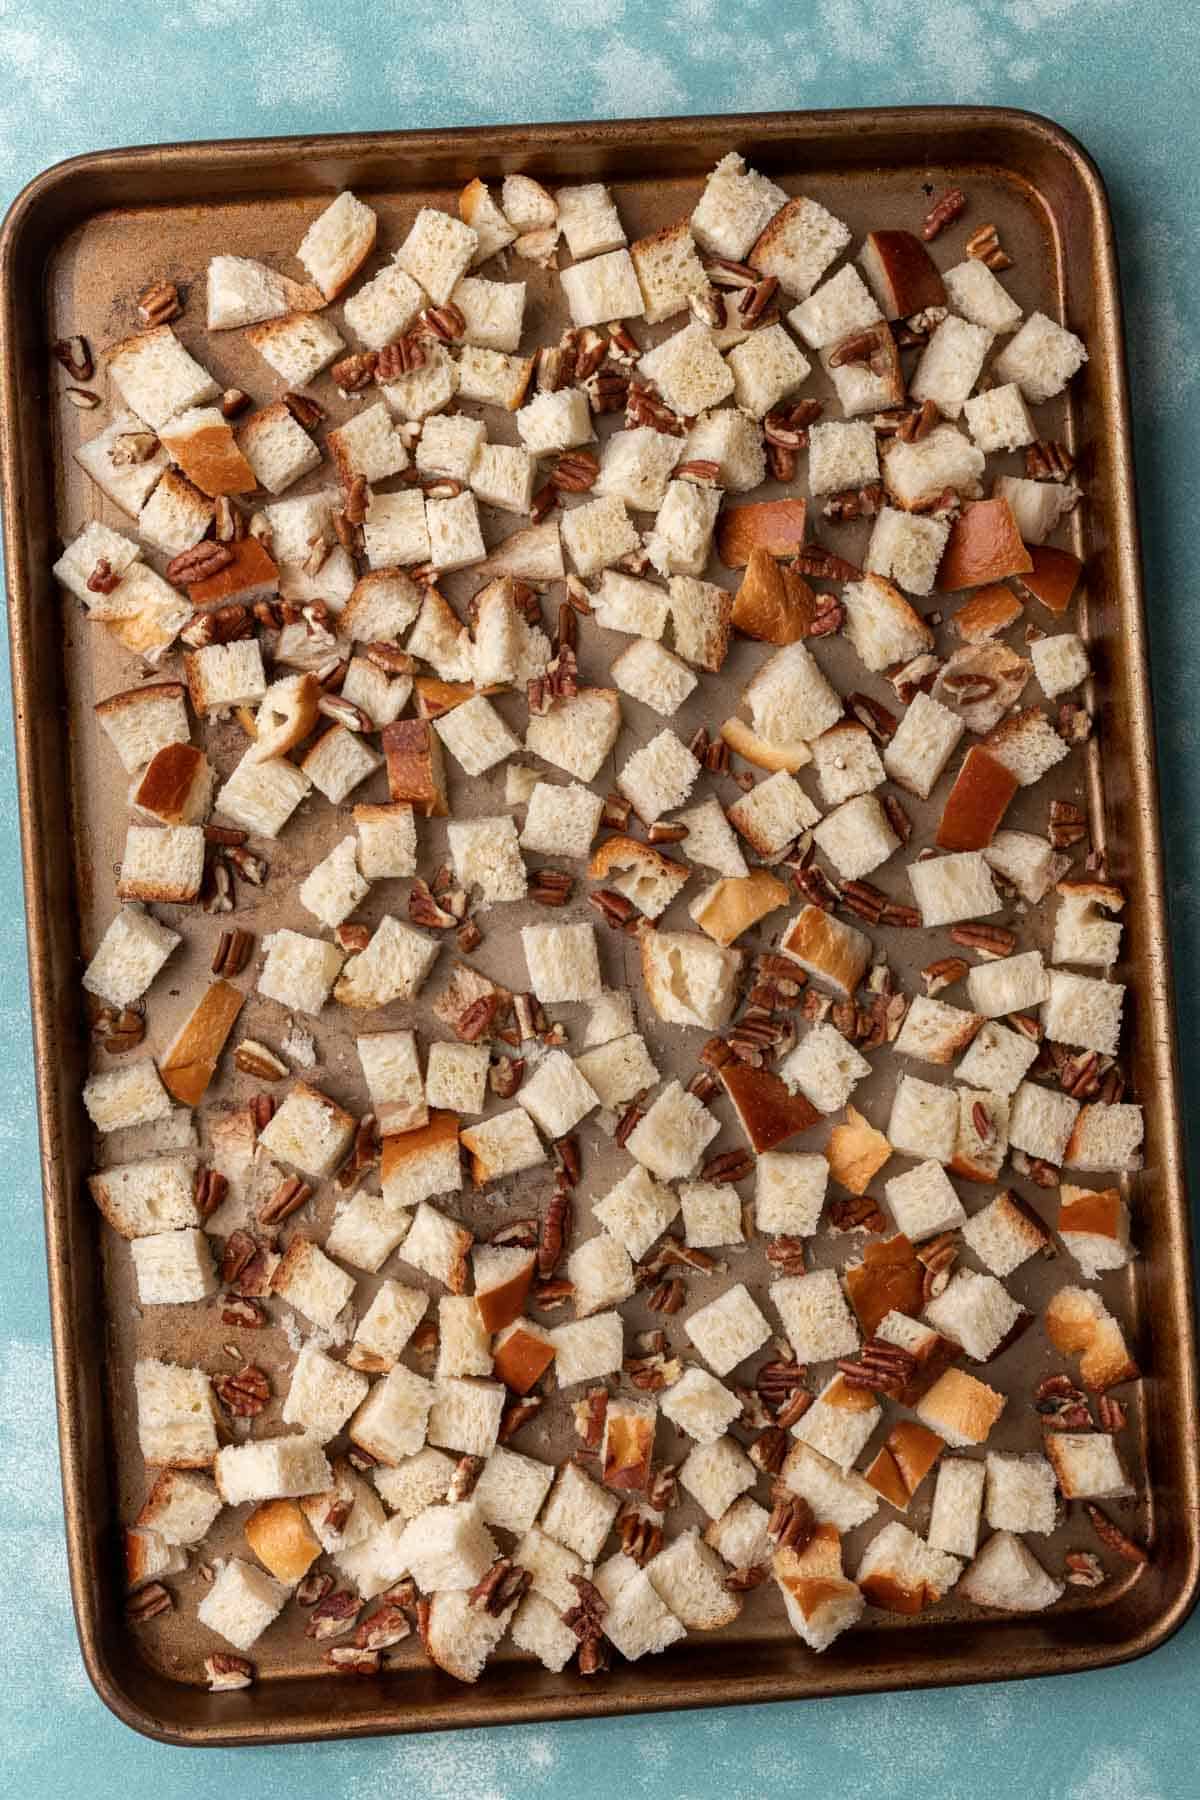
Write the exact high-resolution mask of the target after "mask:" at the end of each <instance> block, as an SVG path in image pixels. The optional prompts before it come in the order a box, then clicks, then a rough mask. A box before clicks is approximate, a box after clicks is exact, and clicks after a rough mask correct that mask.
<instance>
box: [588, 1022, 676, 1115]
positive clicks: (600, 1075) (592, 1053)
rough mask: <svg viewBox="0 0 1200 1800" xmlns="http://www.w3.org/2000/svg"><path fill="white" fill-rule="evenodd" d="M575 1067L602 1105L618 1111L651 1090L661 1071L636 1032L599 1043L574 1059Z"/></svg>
mask: <svg viewBox="0 0 1200 1800" xmlns="http://www.w3.org/2000/svg"><path fill="white" fill-rule="evenodd" d="M575 1066H576V1068H577V1069H578V1070H579V1073H580V1074H581V1075H582V1076H583V1077H584V1079H585V1081H586V1082H587V1083H588V1086H589V1087H590V1088H591V1089H592V1090H593V1092H594V1093H595V1094H596V1095H597V1096H598V1098H599V1101H600V1104H601V1106H603V1107H606V1108H608V1109H609V1110H611V1111H615V1110H616V1109H618V1108H621V1107H624V1106H625V1105H626V1104H627V1103H628V1102H629V1101H630V1100H632V1099H634V1098H635V1096H636V1095H638V1094H641V1093H644V1092H645V1091H646V1089H647V1088H652V1087H654V1086H655V1085H656V1083H657V1081H658V1070H657V1069H656V1068H655V1066H654V1063H653V1062H652V1061H651V1058H650V1053H649V1051H648V1050H647V1049H646V1044H645V1040H644V1039H643V1038H642V1037H641V1036H640V1035H639V1034H638V1033H637V1032H629V1033H627V1035H626V1036H625V1037H622V1038H613V1039H612V1040H611V1042H609V1043H606V1044H598V1045H597V1046H596V1048H595V1049H594V1050H587V1051H585V1052H584V1054H583V1055H582V1056H579V1057H577V1058H576V1060H575Z"/></svg>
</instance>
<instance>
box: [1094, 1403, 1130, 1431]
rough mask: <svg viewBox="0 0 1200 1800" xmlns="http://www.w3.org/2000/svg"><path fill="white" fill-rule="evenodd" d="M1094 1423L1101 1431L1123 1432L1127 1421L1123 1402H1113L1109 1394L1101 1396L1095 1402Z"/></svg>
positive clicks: (1127, 1415)
mask: <svg viewBox="0 0 1200 1800" xmlns="http://www.w3.org/2000/svg"><path fill="white" fill-rule="evenodd" d="M1096 1421H1097V1423H1098V1424H1099V1426H1100V1429H1101V1431H1124V1429H1125V1426H1126V1425H1127V1423H1128V1421H1129V1414H1128V1412H1127V1411H1126V1409H1125V1403H1124V1401H1122V1400H1114V1399H1113V1397H1112V1395H1111V1394H1101V1395H1100V1396H1099V1398H1098V1399H1097V1401H1096Z"/></svg>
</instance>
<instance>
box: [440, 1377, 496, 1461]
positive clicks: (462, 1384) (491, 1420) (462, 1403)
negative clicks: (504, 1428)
mask: <svg viewBox="0 0 1200 1800" xmlns="http://www.w3.org/2000/svg"><path fill="white" fill-rule="evenodd" d="M504 1402H505V1390H504V1388H503V1387H502V1386H501V1385H500V1383H499V1382H496V1381H472V1380H467V1379H466V1378H464V1377H459V1376H446V1377H441V1376H439V1378H438V1380H437V1382H436V1383H435V1387H434V1397H433V1405H432V1406H431V1407H430V1410H429V1442H430V1443H431V1444H438V1445H440V1446H441V1447H442V1448H443V1449H447V1450H457V1451H458V1452H459V1454H460V1455H464V1456H490V1455H491V1453H492V1450H493V1449H494V1448H495V1444H496V1436H497V1433H498V1432H499V1430H500V1415H501V1413H502V1412H503V1411H504Z"/></svg>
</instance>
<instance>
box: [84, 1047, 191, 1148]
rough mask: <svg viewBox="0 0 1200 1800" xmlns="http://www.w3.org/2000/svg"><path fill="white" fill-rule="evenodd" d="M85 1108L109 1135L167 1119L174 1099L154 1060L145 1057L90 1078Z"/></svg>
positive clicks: (86, 1084) (85, 1096) (85, 1089)
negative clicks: (125, 1128) (124, 1127)
mask: <svg viewBox="0 0 1200 1800" xmlns="http://www.w3.org/2000/svg"><path fill="white" fill-rule="evenodd" d="M83 1104H84V1106H85V1107H86V1108H87V1113H88V1117H89V1118H90V1119H91V1121H92V1124H93V1125H94V1126H95V1127H96V1130H97V1131H104V1132H108V1131H117V1130H119V1129H120V1128H121V1127H122V1126H126V1125H144V1124H145V1123H146V1122H147V1121H148V1120H150V1119H162V1118H165V1117H166V1115H167V1114H168V1113H169V1112H170V1110H171V1097H170V1095H169V1094H168V1093H167V1090H166V1088H165V1087H164V1086H163V1084H162V1082H161V1080H160V1079H159V1074H158V1070H157V1069H156V1068H155V1066H154V1062H153V1059H152V1058H151V1057H149V1056H144V1057H139V1058H138V1059H137V1061H136V1062H131V1063H124V1064H122V1065H121V1067H119V1068H116V1069H106V1070H105V1071H104V1072H103V1073H102V1074H97V1075H91V1076H89V1078H88V1080H87V1081H86V1082H85V1083H84V1086H83Z"/></svg>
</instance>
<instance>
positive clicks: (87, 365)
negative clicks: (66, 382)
mask: <svg viewBox="0 0 1200 1800" xmlns="http://www.w3.org/2000/svg"><path fill="white" fill-rule="evenodd" d="M50 348H51V351H52V353H53V355H54V356H55V358H56V359H57V360H58V361H59V362H60V363H61V364H62V366H63V368H64V369H65V370H66V371H67V374H68V375H69V376H70V377H71V379H72V381H90V380H91V379H92V376H93V375H94V374H95V373H96V364H95V361H94V360H93V357H92V352H91V347H90V345H89V344H88V341H87V339H86V338H85V337H80V336H78V335H76V336H75V337H69V338H57V339H56V340H55V342H54V343H53V344H51V346H50Z"/></svg>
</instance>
